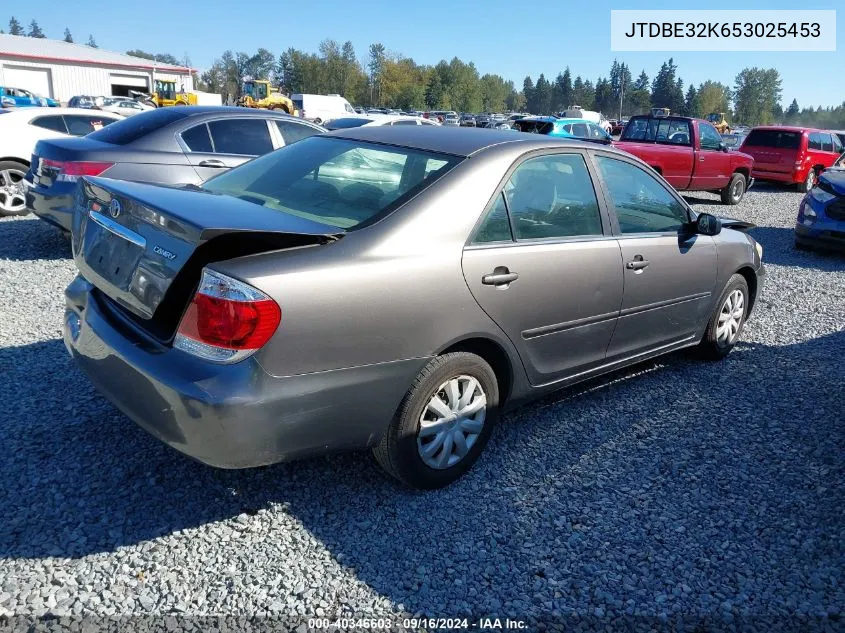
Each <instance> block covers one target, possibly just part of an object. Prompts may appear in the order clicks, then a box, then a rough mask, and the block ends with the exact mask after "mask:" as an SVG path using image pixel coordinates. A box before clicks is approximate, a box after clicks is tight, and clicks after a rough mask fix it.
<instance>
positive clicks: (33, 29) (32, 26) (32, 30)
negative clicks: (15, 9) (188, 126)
mask: <svg viewBox="0 0 845 633" xmlns="http://www.w3.org/2000/svg"><path fill="white" fill-rule="evenodd" d="M27 35H28V36H29V37H37V38H39V39H44V38H45V37H47V36H46V35H44V31H42V30H41V27H40V26H38V22H36V21H35V20H33V21H32V22H30V23H29V33H27Z"/></svg>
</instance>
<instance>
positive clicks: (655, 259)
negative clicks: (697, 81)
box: [64, 126, 764, 488]
mask: <svg viewBox="0 0 845 633" xmlns="http://www.w3.org/2000/svg"><path fill="white" fill-rule="evenodd" d="M749 226H750V225H748V224H746V223H743V222H738V221H733V220H720V219H718V218H716V217H714V216H711V215H708V214H698V215H697V214H695V213H694V212H693V211H692V210H691V209H690V208H689V207H688V205H687V204H686V203H685V202H684V200H683V199H682V198H681V197H680V196H679V195H678V194H677V193H676V192H675V191H674V190H673V189H672V188H671V187H670V186H669V185H668V184H667V183H666V182H665V181H664V180H663V179H662V178H661V177H660V176H659V175H658V174H656V173H655V172H654V171H652V170H651V169H649V168H648V167H647V166H646V165H645V164H643V163H642V162H640V161H639V160H638V159H636V158H634V157H632V156H630V155H628V154H625V153H622V152H619V151H616V150H614V149H612V148H609V147H604V146H597V145H595V144H589V143H582V142H578V141H568V140H563V139H554V138H549V137H542V136H538V135H529V134H520V133H517V132H497V131H492V130H466V129H460V128H448V127H435V128H429V129H426V128H422V127H420V126H407V127H361V128H357V129H351V130H340V131H337V132H334V133H332V134H329V135H325V136H314V137H312V138H308V139H305V140H303V141H300V142H298V143H295V144H293V145H290V146H288V147H285V148H283V149H280V150H278V151H276V152H273V153H271V154H267V155H265V156H263V157H260V158H257V159H255V160H253V161H251V162H249V163H247V164H245V165H243V166H241V167H237V168H235V169H232V170H231V171H229V172H227V173H225V174H222V175H221V176H219V177H217V178H213V179H211V180H210V181H208V182H206V183H205V184H203V185H202V186H201V187H193V188H187V189H176V188H169V187H161V186H155V185H149V184H139V183H129V182H121V181H115V180H109V179H105V178H97V177H89V178H85V179H84V180H83V182H82V185H81V188H80V192H79V194H78V195H77V198H76V211H75V214H74V225H73V251H74V253H75V258H76V264H77V266H78V267H79V270H80V275H79V276H78V277H77V278H76V279H75V280H74V281H73V282H72V283H71V284H70V286H69V287H68V289H67V291H66V295H67V312H66V315H65V331H64V338H65V343H66V345H67V347H68V349H69V350H70V352H71V353H72V355H73V357H74V358H75V359H76V361H77V362H78V364H79V365H80V366H81V367H82V369H83V370H84V371H85V372H86V373H87V374H88V376H89V377H90V379H91V380H92V381H93V382H94V383H95V385H96V386H97V387H98V388H99V390H100V391H101V392H102V393H104V394H105V395H106V396H107V397H108V398H109V399H110V400H111V401H112V402H113V403H114V404H115V405H116V406H117V407H119V408H120V409H121V410H122V411H124V412H125V413H126V414H127V415H128V416H129V417H130V418H132V419H133V420H135V421H136V422H137V423H138V424H140V425H141V426H142V427H144V428H145V429H147V430H149V431H150V432H151V433H152V434H154V435H155V436H156V437H158V438H160V439H161V440H162V441H164V442H166V443H167V444H169V445H171V446H173V447H175V448H176V449H178V450H180V451H182V452H184V453H186V454H188V455H191V456H193V457H194V458H196V459H198V460H201V461H203V462H205V463H207V464H211V465H214V466H218V467H222V468H244V467H251V466H259V465H263V464H269V463H273V462H277V461H280V460H286V459H293V458H298V457H303V456H307V455H314V454H320V453H325V452H327V451H336V450H346V449H356V448H363V447H371V448H373V450H374V451H375V455H376V457H377V459H378V461H379V462H380V463H381V465H382V466H383V467H384V468H385V470H387V472H389V473H390V474H392V475H394V476H395V477H396V478H398V479H399V480H401V481H403V482H405V483H406V484H408V485H411V486H415V487H422V488H435V487H439V486H444V485H447V484H449V483H450V482H452V481H454V480H455V479H456V478H458V477H459V476H461V475H462V474H463V473H464V472H466V471H467V470H468V469H469V468H470V467H471V466H472V464H473V463H474V462H475V461H476V459H478V457H479V455H480V453H481V452H482V449H483V448H484V445H485V444H486V443H487V440H488V438H489V437H490V432H491V429H492V427H493V425H494V424H495V423H496V420H497V418H498V417H499V416H500V414H501V413H502V411H504V410H507V409H511V408H514V407H516V406H518V405H520V404H522V403H524V402H526V401H529V400H531V399H534V398H537V397H539V396H542V395H545V394H548V393H549V392H551V391H554V390H556V389H560V388H561V387H565V386H568V385H571V384H573V383H576V382H578V381H582V380H585V379H588V378H592V377H595V376H598V375H600V374H604V373H607V372H611V371H614V370H617V369H619V368H621V367H625V366H627V365H630V364H633V363H638V362H641V361H643V360H646V359H648V358H651V357H654V356H657V355H659V354H665V353H667V352H671V351H673V350H678V349H681V348H685V347H696V348H697V349H698V350H699V351H700V353H701V355H702V356H704V357H706V358H710V359H718V358H722V357H724V356H725V355H726V354H728V352H729V351H730V350H731V348H732V347H733V346H734V344H735V343H736V341H737V339H738V337H739V336H740V333H741V331H742V327H743V324H744V323H745V320H746V319H747V318H748V316H749V314H750V313H751V310H752V308H753V307H754V305H755V303H756V302H757V300H758V297H759V296H760V293H761V291H762V287H763V279H764V268H763V265H762V263H761V257H762V247H761V246H760V245H759V244H757V243H756V242H755V241H754V240H753V239H752V238H751V237H749V236H748V235H747V234H746V233H745V229H747V228H749Z"/></svg>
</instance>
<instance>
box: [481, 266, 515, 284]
mask: <svg viewBox="0 0 845 633" xmlns="http://www.w3.org/2000/svg"><path fill="white" fill-rule="evenodd" d="M517 279H519V273H512V272H511V271H510V270H508V267H507V266H496V268H495V269H494V270H493V272H492V273H487V274H486V275H484V276H483V277H482V278H481V283H483V284H484V285H485V286H507V285H508V284H509V283H511V282H512V281H516V280H517Z"/></svg>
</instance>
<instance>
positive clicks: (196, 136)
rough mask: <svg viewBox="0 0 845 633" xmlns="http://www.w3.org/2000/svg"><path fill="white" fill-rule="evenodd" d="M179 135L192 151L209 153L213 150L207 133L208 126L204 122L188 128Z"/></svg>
mask: <svg viewBox="0 0 845 633" xmlns="http://www.w3.org/2000/svg"><path fill="white" fill-rule="evenodd" d="M180 136H181V137H182V141H183V142H184V143H185V145H187V146H188V149H189V150H191V151H192V152H204V153H207V154H211V153H212V152H213V151H214V147H213V146H212V145H211V136H209V134H208V126H207V125H206V124H205V123H201V124H199V125H195V126H194V127H192V128H188V129H187V130H185V131H184V132H182V134H181V135H180Z"/></svg>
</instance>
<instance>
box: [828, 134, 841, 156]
mask: <svg viewBox="0 0 845 633" xmlns="http://www.w3.org/2000/svg"><path fill="white" fill-rule="evenodd" d="M830 139H831V140H832V141H833V151H834V152H836V153H837V154H841V153H842V141H840V140H839V137H838V136H836V134H831V136H830Z"/></svg>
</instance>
